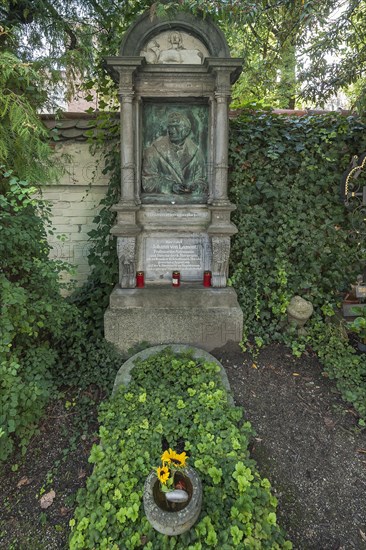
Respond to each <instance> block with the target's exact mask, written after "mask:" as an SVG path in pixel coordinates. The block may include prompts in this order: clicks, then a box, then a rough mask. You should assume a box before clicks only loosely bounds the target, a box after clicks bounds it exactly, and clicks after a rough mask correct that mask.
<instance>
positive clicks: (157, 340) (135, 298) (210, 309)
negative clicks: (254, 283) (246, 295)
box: [104, 283, 243, 352]
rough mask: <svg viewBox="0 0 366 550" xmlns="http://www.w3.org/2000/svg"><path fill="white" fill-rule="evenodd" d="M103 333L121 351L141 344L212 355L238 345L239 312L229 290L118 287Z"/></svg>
mask: <svg viewBox="0 0 366 550" xmlns="http://www.w3.org/2000/svg"><path fill="white" fill-rule="evenodd" d="M104 330H105V337H106V339H107V340H109V341H110V342H112V343H113V344H115V346H116V347H117V348H118V349H119V350H121V351H123V352H126V351H127V350H128V349H130V348H131V347H133V346H135V345H137V344H138V343H140V342H142V341H146V342H149V344H151V345H158V344H170V343H172V342H175V343H177V344H189V345H192V346H196V347H199V348H202V349H204V350H207V351H210V350H212V349H214V348H216V347H220V346H223V345H224V344H226V342H228V341H229V340H233V341H235V342H238V341H240V340H241V337H242V332H243V313H242V311H241V309H240V307H239V304H238V302H237V297H236V293H235V291H234V289H232V288H230V287H227V288H202V287H201V286H197V285H195V284H194V283H192V284H187V285H183V286H180V287H179V288H172V287H168V286H166V285H156V286H152V287H148V288H134V289H125V288H123V289H122V288H118V287H116V288H115V289H114V291H113V292H112V294H111V296H110V307H109V308H108V309H107V311H106V313H105V318H104Z"/></svg>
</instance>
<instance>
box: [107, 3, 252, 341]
mask: <svg viewBox="0 0 366 550" xmlns="http://www.w3.org/2000/svg"><path fill="white" fill-rule="evenodd" d="M106 62H107V64H108V66H109V68H110V71H111V73H112V75H113V77H114V79H115V81H116V82H117V83H118V85H119V95H120V101H121V160H122V162H121V181H122V183H121V197H120V201H119V203H118V204H116V205H114V207H113V209H114V210H115V211H116V212H117V220H116V224H115V226H114V227H113V228H112V234H113V235H115V236H116V238H117V252H118V261H119V282H118V284H117V286H116V287H115V289H114V290H113V292H112V294H111V296H110V305H109V308H108V309H107V311H106V313H105V336H106V338H107V340H109V341H111V342H113V343H114V344H115V345H116V346H117V347H118V348H119V349H120V350H122V351H126V350H127V349H129V348H131V347H133V346H134V345H135V344H138V343H139V342H141V341H147V342H149V343H150V344H166V343H177V344H179V343H180V344H191V345H195V346H198V347H201V348H203V349H206V350H208V351H209V350H211V349H213V348H215V347H218V346H221V345H223V344H225V343H226V342H227V341H228V340H234V341H240V339H241V336H242V324H243V314H242V311H241V310H240V308H239V305H238V302H237V297H236V293H235V291H234V289H233V288H231V287H227V275H228V262H229V253H230V237H231V235H233V234H234V233H236V231H237V230H236V227H235V226H234V225H233V224H232V223H231V221H230V213H231V212H232V211H233V210H234V209H235V206H234V205H232V204H231V203H230V201H229V200H228V196H227V178H228V104H229V99H230V90H231V85H232V84H233V83H234V82H235V80H236V79H237V78H238V76H239V74H240V72H241V68H242V62H241V60H238V59H233V58H231V57H230V53H229V49H228V46H227V43H226V40H225V37H224V35H223V33H222V32H221V31H220V30H219V29H218V27H217V26H216V25H215V24H214V23H213V22H212V21H211V20H210V18H208V17H205V18H199V17H196V16H193V15H192V14H189V13H182V12H179V13H177V14H176V15H174V16H169V17H166V18H154V19H151V16H150V13H149V12H147V13H145V14H143V15H142V16H141V17H140V18H139V19H137V20H136V22H135V23H134V24H133V25H132V26H131V27H130V29H129V30H128V31H127V33H126V34H125V36H124V39H123V42H122V46H121V50H120V55H119V56H118V57H108V58H107V59H106ZM174 271H176V272H179V273H180V277H181V284H180V286H172V273H173V272H174ZM205 271H206V272H207V271H209V272H211V274H212V275H211V286H210V287H207V286H205V287H204V286H203V279H204V273H205ZM137 272H143V277H144V287H143V288H136V274H137ZM206 276H207V273H206ZM140 282H141V281H140ZM140 286H141V284H139V287H140Z"/></svg>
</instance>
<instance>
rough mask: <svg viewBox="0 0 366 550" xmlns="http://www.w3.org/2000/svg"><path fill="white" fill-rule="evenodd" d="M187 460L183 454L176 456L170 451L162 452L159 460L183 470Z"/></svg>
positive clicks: (176, 454)
mask: <svg viewBox="0 0 366 550" xmlns="http://www.w3.org/2000/svg"><path fill="white" fill-rule="evenodd" d="M187 458H188V457H187V455H186V453H185V452H183V453H180V454H178V453H176V452H175V451H173V450H172V449H169V450H168V451H164V453H163V454H162V455H161V460H162V461H163V462H164V463H167V464H172V465H173V466H175V467H176V468H184V467H185V466H186V460H187Z"/></svg>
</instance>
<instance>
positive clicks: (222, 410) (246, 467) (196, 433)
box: [70, 348, 292, 550]
mask: <svg viewBox="0 0 366 550" xmlns="http://www.w3.org/2000/svg"><path fill="white" fill-rule="evenodd" d="M219 370H220V368H219V367H218V365H216V364H215V363H209V362H206V361H204V360H202V361H200V360H197V359H192V356H191V355H190V354H189V353H187V354H179V355H176V354H174V353H173V352H172V351H171V350H170V349H169V348H167V349H165V350H163V352H160V353H158V354H155V355H152V356H150V357H149V358H148V359H145V360H139V361H138V362H136V366H135V368H134V369H133V371H132V381H131V382H130V384H129V385H128V386H127V387H124V386H121V387H120V388H119V390H118V392H117V393H116V395H115V397H114V398H112V399H111V400H109V401H107V402H105V403H104V404H103V405H102V406H101V411H100V422H101V428H100V443H99V444H98V445H94V447H93V448H92V451H91V455H90V459H89V460H90V462H91V463H92V464H94V470H93V473H92V475H91V476H90V477H89V479H88V481H87V484H86V489H82V490H81V491H80V492H79V495H78V507H77V509H76V512H75V516H74V519H73V520H71V528H72V534H71V539H70V548H71V549H72V550H76V549H78V548H80V549H81V548H83V549H85V548H101V549H102V548H105V549H107V548H108V549H109V550H112V549H116V550H117V549H118V548H126V549H133V548H138V547H141V546H143V547H144V548H146V549H156V550H164V549H170V548H176V549H185V550H201V549H204V548H220V549H221V550H229V549H233V548H238V547H239V546H240V547H241V548H248V549H249V548H250V549H256V548H257V549H262V548H272V549H276V548H292V545H291V543H290V542H289V541H286V540H285V538H284V534H283V533H282V531H281V529H280V528H279V526H278V524H277V521H276V504H277V501H276V498H275V497H274V496H272V495H271V492H270V483H269V481H268V480H267V479H261V477H260V475H259V474H258V472H257V471H256V467H255V463H254V461H253V460H251V459H250V458H249V451H248V442H249V438H250V437H251V435H252V430H251V427H250V424H249V423H248V422H245V421H244V420H243V418H242V410H241V409H239V408H236V407H234V406H232V405H231V404H230V403H229V402H228V396H227V392H226V390H225V389H224V387H223V385H222V382H221V378H220V376H219V373H218V371H219ZM164 443H165V445H166V446H167V447H168V446H169V447H172V448H175V449H178V451H180V452H181V451H183V450H185V451H186V452H187V454H188V455H189V459H188V462H189V464H190V465H191V466H193V467H194V468H195V469H196V470H197V471H198V473H199V475H200V477H201V479H202V483H203V508H202V512H201V515H200V517H199V520H198V522H197V524H196V526H195V527H194V528H192V529H191V530H190V531H189V532H187V533H184V534H182V535H179V536H177V537H167V536H165V535H161V534H159V533H157V532H156V531H154V529H153V528H152V527H151V526H150V524H149V523H148V521H147V519H146V518H145V516H144V512H143V508H142V492H143V484H144V481H145V479H146V477H147V475H148V474H149V472H150V471H151V470H152V468H153V466H154V465H155V464H156V463H157V461H158V460H159V458H160V456H161V453H162V446H163V445H164Z"/></svg>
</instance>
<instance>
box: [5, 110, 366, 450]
mask: <svg viewBox="0 0 366 550" xmlns="http://www.w3.org/2000/svg"><path fill="white" fill-rule="evenodd" d="M365 150H366V132H365V123H364V122H363V121H362V120H361V119H359V118H357V117H353V116H351V117H344V116H341V115H336V114H329V115H325V116H304V117H284V116H278V115H273V114H270V113H262V114H252V113H243V114H241V115H240V116H238V117H237V118H236V119H235V120H232V121H231V134H230V167H231V168H230V197H231V200H232V202H234V203H235V204H236V205H237V210H236V212H235V213H234V222H235V223H236V225H237V227H238V234H237V235H236V236H235V237H234V239H233V245H232V255H231V274H230V284H232V285H233V286H234V287H235V288H236V290H237V292H238V297H239V302H240V305H241V307H242V309H243V311H244V334H243V341H242V345H243V347H246V346H250V348H251V349H252V351H253V353H254V354H255V352H256V349H258V347H261V346H262V345H265V344H266V343H267V342H270V341H273V340H274V341H282V342H285V343H286V344H288V345H289V346H290V348H291V349H292V351H293V352H294V353H295V354H296V355H301V353H302V352H303V351H304V350H305V349H306V348H307V347H308V346H310V347H312V348H313V349H314V350H315V351H316V352H317V353H318V355H319V357H320V358H321V360H322V362H323V365H324V369H325V370H326V372H327V373H328V375H329V376H330V377H332V378H335V379H336V381H337V385H338V388H339V389H340V391H341V392H342V395H343V397H344V398H345V400H346V401H348V402H350V403H353V405H354V406H355V407H356V409H357V411H358V413H359V414H360V415H361V416H363V417H366V406H365V403H366V381H365V370H366V361H365V358H364V356H361V355H358V354H356V353H355V352H354V349H353V347H351V346H350V345H349V344H348V343H347V341H345V340H344V339H342V333H341V331H340V330H339V328H338V327H337V325H335V324H328V323H327V320H329V319H333V318H334V315H333V314H334V311H335V310H336V308H337V307H339V305H340V300H341V293H342V292H344V291H346V290H347V289H348V288H349V285H350V283H351V282H353V281H354V280H355V277H356V274H357V273H359V272H362V270H363V265H364V261H363V258H362V246H360V244H359V240H358V239H357V238H356V239H355V238H352V236H354V234H355V233H354V232H352V223H351V222H352V220H351V217H350V214H349V212H348V211H347V210H346V209H345V207H344V205H343V203H342V200H341V197H340V180H341V175H342V173H343V171H344V170H345V169H346V167H347V165H348V163H349V161H350V159H351V158H352V156H353V155H355V154H361V153H362V152H363V151H365ZM117 152H118V147H116V148H113V150H112V151H111V150H110V151H109V152H108V153H107V158H106V171H107V173H108V174H109V175H110V177H111V185H110V187H109V191H108V195H107V197H106V198H105V199H104V201H103V205H102V210H101V212H100V214H99V215H98V218H97V219H96V223H97V228H96V229H95V230H94V231H93V233H91V235H90V236H91V239H92V243H94V244H93V247H92V250H91V254H90V264H91V268H92V274H91V276H90V278H89V281H88V283H87V284H86V285H85V286H84V287H83V288H81V289H79V290H78V291H77V292H76V293H74V295H73V296H72V297H71V298H70V299H68V300H65V299H63V298H61V297H60V296H59V290H60V285H59V283H58V281H57V276H58V273H59V270H60V269H61V268H64V266H61V265H58V264H56V263H55V262H51V261H50V260H49V259H48V251H49V246H48V244H47V241H46V233H47V230H48V228H47V223H48V222H47V216H48V212H47V208H46V206H45V205H42V203H41V202H40V201H38V200H33V201H32V200H31V194H32V193H33V191H34V188H33V187H32V185H31V183H29V182H27V181H25V180H24V181H23V180H20V179H19V178H16V176H15V175H14V174H11V173H10V172H9V173H7V174H6V175H2V177H1V183H2V195H1V206H2V212H1V228H2V230H1V232H0V253H1V257H2V258H7V261H6V264H5V263H4V264H3V265H2V270H1V272H0V284H1V292H2V295H3V296H4V301H3V304H2V316H1V334H2V342H1V344H2V347H1V349H0V359H1V369H2V370H1V375H2V383H1V390H0V404H1V407H0V409H1V411H2V413H1V432H0V436H1V456H0V459H4V458H6V457H7V456H9V453H11V451H12V449H13V443H14V441H16V442H17V443H20V444H21V446H22V447H23V450H24V449H25V447H26V444H27V441H29V438H30V437H31V434H32V433H33V432H34V430H35V429H36V424H37V421H38V419H39V418H40V415H41V414H42V407H43V406H44V404H45V403H46V401H47V400H48V399H49V397H50V395H51V394H52V392H53V391H54V390H55V388H56V387H59V386H60V385H62V384H74V385H77V386H80V387H81V386H82V385H84V386H87V385H88V384H90V383H94V382H95V383H97V384H101V383H104V384H105V385H106V386H107V385H108V384H109V383H110V380H111V379H112V378H113V373H114V372H115V370H116V368H117V366H118V364H119V362H120V358H119V357H118V355H117V354H116V353H115V352H114V351H113V350H112V349H111V347H110V346H109V345H108V344H107V343H106V342H105V341H104V340H103V334H102V318H103V317H102V315H103V312H104V309H105V305H106V303H107V300H108V295H109V293H110V289H111V288H112V287H113V285H114V282H115V280H116V267H117V260H116V252H115V244H114V240H113V239H112V238H111V237H110V235H109V228H110V226H111V224H112V223H113V217H114V214H111V212H110V209H109V207H110V205H111V204H113V203H114V202H116V200H117V197H118V188H119V173H120V170H119V159H118V153H117ZM40 211H41V212H43V217H40V216H39V214H40ZM362 223H363V222H362ZM295 294H298V295H301V296H303V297H304V298H307V299H309V300H310V301H312V303H313V304H314V306H315V313H314V315H313V317H312V319H311V322H310V323H309V328H308V331H307V334H306V335H302V336H299V335H298V334H297V333H296V332H294V331H293V329H291V328H288V326H287V323H286V307H287V304H288V301H289V300H290V298H291V297H292V296H293V295H295ZM335 343H336V345H335ZM100 369H102V373H100Z"/></svg>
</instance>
